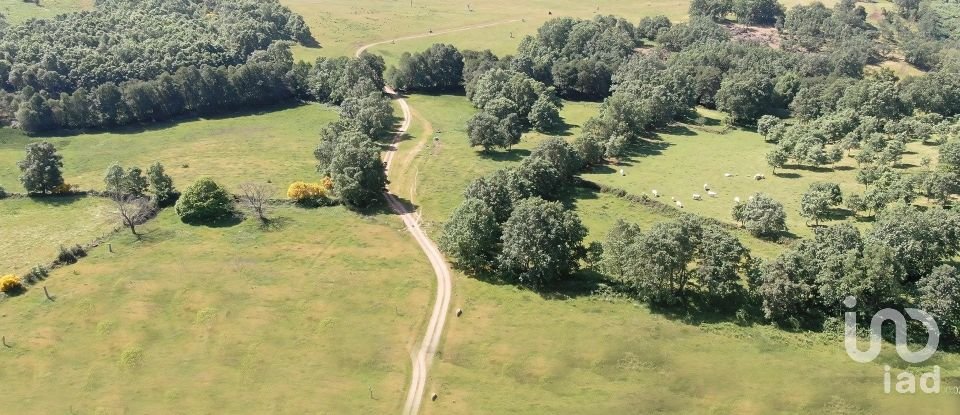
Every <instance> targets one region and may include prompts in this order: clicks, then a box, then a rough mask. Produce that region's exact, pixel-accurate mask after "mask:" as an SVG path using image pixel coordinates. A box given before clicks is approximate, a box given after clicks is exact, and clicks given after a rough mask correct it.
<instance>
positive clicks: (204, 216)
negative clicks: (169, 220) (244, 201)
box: [174, 178, 234, 223]
mask: <svg viewBox="0 0 960 415" xmlns="http://www.w3.org/2000/svg"><path fill="white" fill-rule="evenodd" d="M174 210H175V211H176V212H177V215H179V216H180V219H181V220H183V221H184V222H188V223H190V222H193V223H197V222H213V221H217V220H219V219H223V218H225V217H228V216H230V215H232V214H233V213H234V209H233V200H232V198H231V197H230V194H229V193H227V191H226V190H225V189H224V188H223V187H221V186H220V185H219V184H217V183H216V182H214V181H213V180H211V179H207V178H204V179H200V180H198V181H197V182H196V183H194V184H192V185H190V187H188V188H187V190H186V191H185V192H183V195H181V196H180V199H178V200H177V204H176V206H175V207H174Z"/></svg>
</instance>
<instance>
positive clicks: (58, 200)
mask: <svg viewBox="0 0 960 415" xmlns="http://www.w3.org/2000/svg"><path fill="white" fill-rule="evenodd" d="M86 197H88V196H87V195H82V194H81V195H69V196H57V195H30V196H29V198H30V200H31V201H34V202H36V203H41V204H44V205H48V206H56V207H59V206H69V205H72V204H74V203H76V202H78V201H80V200H81V199H84V198H86Z"/></svg>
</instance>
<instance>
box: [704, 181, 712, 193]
mask: <svg viewBox="0 0 960 415" xmlns="http://www.w3.org/2000/svg"><path fill="white" fill-rule="evenodd" d="M708 190H710V185H709V184H706V183H704V184H703V191H704V192H706V191H708Z"/></svg>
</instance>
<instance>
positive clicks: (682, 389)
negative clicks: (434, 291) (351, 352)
mask: <svg viewBox="0 0 960 415" xmlns="http://www.w3.org/2000/svg"><path fill="white" fill-rule="evenodd" d="M457 284H458V291H457V294H456V295H455V298H454V307H462V308H463V310H464V314H463V317H461V318H459V319H454V320H451V321H450V322H449V327H448V329H447V334H446V340H445V342H444V343H443V345H442V348H441V350H440V353H439V356H440V357H439V358H438V362H437V363H436V364H435V366H434V371H433V375H432V378H431V380H430V383H429V385H428V390H429V391H436V392H438V393H439V395H440V398H439V400H438V401H437V402H436V403H435V404H432V405H426V406H425V408H424V409H425V410H424V412H423V413H425V414H450V413H470V414H499V413H523V414H555V413H576V414H622V413H670V414H693V413H703V414H769V413H789V414H869V413H899V412H908V411H913V412H922V413H944V414H946V413H956V412H957V410H960V398H958V396H957V395H956V394H955V392H949V391H946V390H945V391H944V392H943V394H941V395H932V396H928V395H912V396H911V395H886V394H884V393H883V373H884V372H883V366H882V365H880V364H867V365H862V364H858V363H854V362H853V361H852V360H850V359H849V358H848V357H847V356H846V354H845V353H844V352H843V348H842V339H841V338H840V336H829V335H820V334H811V333H801V334H792V333H787V332H784V331H781V330H779V329H776V328H772V327H769V326H749V327H741V326H738V325H735V324H732V323H703V324H690V323H684V322H682V321H679V320H678V317H676V316H670V315H664V314H659V313H656V312H652V311H650V310H649V309H648V308H647V307H645V306H640V305H635V304H632V303H629V302H623V301H617V302H606V301H601V300H597V299H593V298H586V297H585V298H572V299H562V300H557V299H545V298H543V297H541V296H539V295H537V294H535V293H531V292H528V291H523V290H519V289H515V288H512V287H509V286H497V285H491V284H488V283H485V282H480V281H476V280H473V279H467V278H461V279H459V280H458V281H457ZM890 349H892V347H891V348H887V351H889V350H890ZM883 360H884V361H886V362H889V363H890V364H892V365H894V367H897V365H898V363H896V362H898V361H899V360H898V358H897V357H896V355H895V354H893V356H887V357H886V358H883ZM930 364H931V365H932V364H938V365H940V366H941V367H942V368H943V369H945V370H948V371H950V374H949V375H947V374H945V375H944V376H957V375H958V374H960V372H958V371H957V367H958V364H960V359H958V358H957V356H956V355H946V356H944V355H941V356H940V359H938V360H936V361H931V363H930ZM894 373H898V372H894ZM945 382H946V383H945V387H946V385H950V386H951V387H956V386H960V385H958V382H957V381H956V378H953V380H950V379H948V378H945Z"/></svg>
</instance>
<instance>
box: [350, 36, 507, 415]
mask: <svg viewBox="0 0 960 415" xmlns="http://www.w3.org/2000/svg"><path fill="white" fill-rule="evenodd" d="M520 20H521V19H513V20H505V21H499V22H493V23H485V24H479V25H473V26H465V27H459V28H455V29H448V30H441V31H436V32H430V33H423V34H418V35H410V36H404V37H399V38H396V39H388V40H384V41H379V42H374V43H369V44H366V45H363V46H361V47H360V48H358V49H357V51H356V53H355V56H356V57H359V56H360V54H362V53H363V52H364V51H365V50H367V49H369V48H371V47H374V46H377V45H382V44H386V43H391V42H397V41H403V40H412V39H420V38H425V37H430V36H438V35H443V34H448V33H455V32H462V31H466V30H473V29H482V28H486V27H492V26H497V25H501V24H507V23H513V22H518V21H520ZM384 92H386V93H387V94H388V95H390V97H391V98H392V99H393V100H395V101H397V103H398V104H399V105H400V109H401V110H402V111H403V122H402V123H401V124H400V128H398V129H397V134H396V135H395V136H394V138H393V142H392V143H391V144H390V147H389V148H388V149H387V151H386V153H385V154H384V157H383V161H384V165H385V168H386V170H387V172H389V171H390V166H391V165H392V164H393V158H394V156H395V155H396V153H397V143H399V142H400V140H401V139H402V138H403V135H404V134H406V133H407V130H408V129H409V128H410V124H411V122H412V121H413V111H412V110H411V108H410V104H408V103H407V100H405V99H403V97H401V96H400V94H398V93H397V92H396V91H394V90H393V88H390V87H389V86H387V87H384ZM425 124H426V125H427V126H428V130H427V131H426V132H425V133H426V134H432V132H433V129H432V127H431V126H430V124H429V122H426V123H425ZM414 180H415V179H414ZM414 185H415V184H414ZM384 196H385V197H386V199H387V204H389V205H390V209H392V210H393V211H394V212H396V213H397V214H398V215H400V219H402V220H403V223H404V226H406V228H407V230H408V231H410V233H411V234H412V235H413V238H414V239H415V240H416V241H417V244H419V245H420V249H422V250H423V253H424V254H426V255H427V259H429V260H430V265H431V266H432V267H433V271H434V273H435V274H436V277H437V295H436V299H435V300H434V304H433V310H432V311H431V313H430V321H429V323H428V324H427V331H426V333H424V335H423V340H421V342H420V348H419V349H418V350H416V351H415V352H414V353H413V354H412V355H411V356H410V358H411V361H412V364H413V370H412V372H411V376H410V389H409V391H408V392H407V398H406V401H405V403H404V405H403V415H416V414H417V413H419V412H420V405H421V404H422V402H423V395H424V390H425V388H426V384H427V373H428V370H429V368H430V363H432V361H433V356H434V354H435V353H436V351H437V347H438V346H439V345H440V339H441V338H442V337H443V328H444V324H445V323H446V319H447V314H448V313H449V308H450V297H451V295H452V292H453V290H452V285H453V280H452V278H451V277H450V267H449V266H448V265H447V261H446V259H445V258H444V256H443V254H442V253H440V250H439V249H437V245H436V244H435V243H434V242H433V241H431V240H430V238H429V237H428V236H427V234H426V232H424V231H423V229H422V228H420V223H419V220H418V219H417V217H416V216H415V212H414V211H411V210H410V209H409V208H408V207H407V206H406V205H404V204H403V203H402V202H401V201H400V199H398V198H397V197H396V196H394V195H393V193H391V192H390V191H389V189H388V190H387V191H385V192H384Z"/></svg>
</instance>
